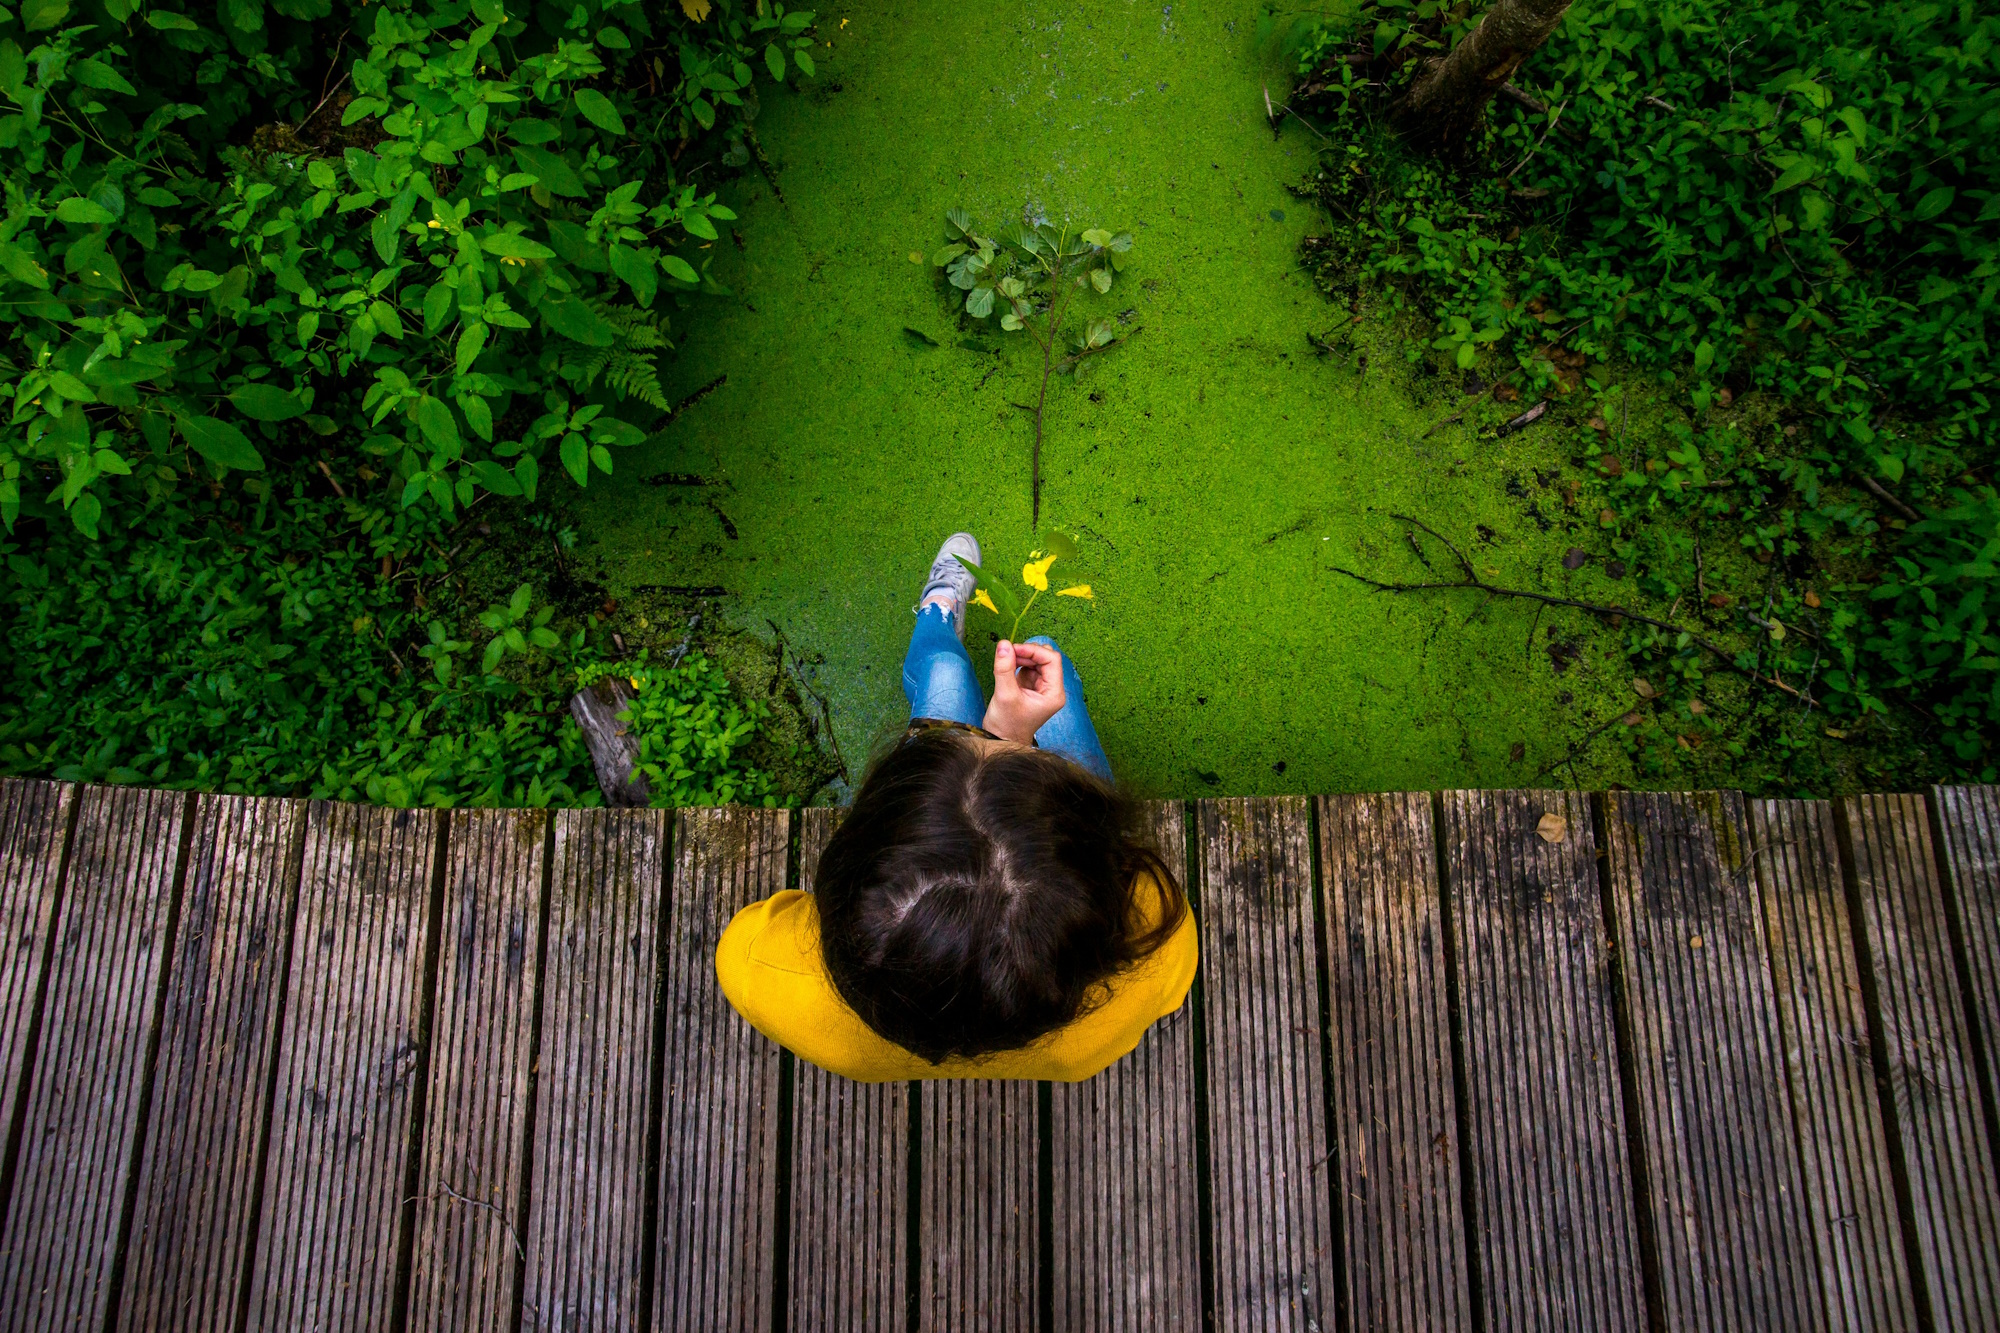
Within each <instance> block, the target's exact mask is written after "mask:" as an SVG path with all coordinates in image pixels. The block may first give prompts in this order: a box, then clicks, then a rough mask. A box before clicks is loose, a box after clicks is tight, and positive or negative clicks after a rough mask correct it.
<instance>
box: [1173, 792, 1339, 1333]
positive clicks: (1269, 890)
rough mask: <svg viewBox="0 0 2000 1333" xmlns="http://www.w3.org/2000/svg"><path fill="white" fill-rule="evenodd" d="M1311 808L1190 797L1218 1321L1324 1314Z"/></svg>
mask: <svg viewBox="0 0 2000 1333" xmlns="http://www.w3.org/2000/svg"><path fill="white" fill-rule="evenodd" d="M1310 808H1311V807H1310V806H1309V805H1308V803H1307V801H1306V798H1304V797H1289V796H1288V797H1280V798H1277V799H1272V800H1222V801H1203V802H1202V803H1201V806H1200V818H1201V843H1202V850H1201V866H1202V881H1201V895H1200V901H1201V966H1202V1016H1203V1021H1204V1024H1205V1031H1206V1034H1207V1042H1206V1049H1207V1055H1208V1069H1207V1074H1208V1088H1207V1097H1208V1136H1209V1163H1210V1166H1209V1175H1210V1193H1211V1196H1212V1198H1213V1200H1214V1204H1213V1207H1214V1217H1213V1220H1212V1223H1211V1229H1210V1235H1211V1237H1212V1240H1211V1246H1210V1256H1209V1271H1210V1273H1211V1274H1212V1275H1213V1278H1214V1288H1215V1327H1216V1329H1217V1330H1219V1331H1220V1333H1231V1331H1232V1330H1236V1329H1253V1328H1254V1329H1259V1330H1263V1329H1271V1330H1280V1329H1300V1330H1306V1329H1320V1328H1325V1327H1328V1326H1329V1325H1330V1324H1331V1323H1332V1322H1333V1318H1334V1312H1335V1311H1334V1262H1335V1253H1334V1233H1333V1215H1332V1201H1331V1199H1330V1198H1329V1193H1330V1186H1329V1183H1328V1172H1327V1165H1326V1164H1327V1150H1328V1147H1329V1140H1328V1135H1327V1125H1326V1098H1325V1092H1324V1074H1323V1070H1322V1067H1321V1059H1322V1054H1323V1051H1322V1041H1321V1028H1320V1011H1319V963H1318V953H1319V943H1318V933H1317V930H1316V927H1315V923H1314V920H1313V915H1314V909H1313V884H1312V838H1311V832H1310V825H1311V816H1310V813H1309V812H1310Z"/></svg>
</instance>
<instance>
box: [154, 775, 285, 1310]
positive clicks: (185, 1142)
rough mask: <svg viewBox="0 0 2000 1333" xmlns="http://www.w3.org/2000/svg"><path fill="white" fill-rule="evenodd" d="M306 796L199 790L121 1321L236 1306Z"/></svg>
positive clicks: (260, 1145)
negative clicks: (206, 793)
mask: <svg viewBox="0 0 2000 1333" xmlns="http://www.w3.org/2000/svg"><path fill="white" fill-rule="evenodd" d="M304 840H305V802H303V801H295V800H271V799H262V798H258V797H250V796H203V797H202V798H201V799H200V801H199V802H198V803H197V804H196V806H195V826H194V840H193V843H192V845H191V848H190V851H189V855H188V868H187V880H186V884H185V886H184V887H183V889H182V891H181V909H180V927H179V929H178V930H176V931H175V933H174V955H173V960H172V963H171V966H170V968H169V971H168V974H167V993H166V1005H165V1007H164V1008H163V1009H162V1011H161V1018H160V1054H159V1066H158V1073H157V1074H156V1075H155V1077H154V1080H153V1090H152V1115H151V1117H150V1120H151V1123H150V1124H149V1126H148V1127H147V1131H146V1143H145V1148H144V1150H143V1153H142V1155H141V1158H140V1166H139V1193H138V1198H137V1204H136V1208H135V1211H134V1213H133V1224H132V1239H131V1244H130V1247H129V1248H128V1250H127V1252H126V1260H125V1283H124V1291H123V1293H122V1295H121V1297H120V1300H119V1308H118V1326H119V1328H121V1329H127V1330H133V1329H160V1328H221V1327H227V1326H229V1325H230V1324H231V1323H232V1321H233V1320H234V1319H235V1317H236V1303H237V1297H238V1294H239V1293H240V1292H241V1290H242V1287H243V1263H244V1260H245V1256H246V1253H247V1251H248V1249H249V1242H250V1239H251V1228H252V1226H254V1225H255V1222H256V1216H255V1209H256V1204H257V1184H258V1175H259V1167H260V1166H261V1164H262V1162H263V1149H264V1129H265V1124H266V1120H267V1113H268V1111H269V1108H270V1102H269V1095H270V1088H271V1068H272V1062H273V1061H274V1060H275V1059H276V1058H277V1033H278V1011H279V1007H280V1005H281V1004H282V1003H283V993H284V990H283V988H284V984H285V964H286V961H287V959H288V957H289V955H290V948H291V927H292V909H293V905H294V904H295V903H296V902H297V900H298V887H299V857H300V852H301V849H302V847H303V845H304Z"/></svg>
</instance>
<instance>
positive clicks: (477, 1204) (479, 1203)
mask: <svg viewBox="0 0 2000 1333" xmlns="http://www.w3.org/2000/svg"><path fill="white" fill-rule="evenodd" d="M441 1198H443V1199H456V1200H458V1202H460V1203H469V1204H471V1205H472V1206H473V1207H474V1208H485V1209H487V1210H489V1211H491V1212H492V1213H494V1214H496V1215H497V1216H498V1217H499V1218H500V1222H501V1224H502V1225H503V1226H505V1227H506V1228H507V1239H508V1240H511V1241H513V1242H514V1253H515V1255H516V1256H518V1257H519V1258H520V1260H521V1262H522V1263H526V1262H527V1261H528V1251H527V1247H525V1246H523V1245H522V1244H521V1237H520V1236H519V1235H518V1234H517V1233H516V1232H515V1230H514V1219H513V1218H511V1217H509V1216H507V1210H506V1209H505V1208H502V1207H501V1206H500V1205H499V1204H497V1203H488V1202H486V1201H485V1200H484V1199H472V1198H467V1197H466V1196H465V1195H463V1194H460V1193H459V1192H458V1191H457V1190H455V1189H453V1188H452V1187H451V1186H449V1185H447V1184H445V1183H444V1182H443V1181H439V1182H438V1187H437V1189H436V1190H434V1191H433V1192H431V1193H429V1194H423V1195H417V1196H414V1197H412V1198H408V1199H405V1200H403V1202H404V1203H436V1202H437V1201H438V1200H439V1199H441Z"/></svg>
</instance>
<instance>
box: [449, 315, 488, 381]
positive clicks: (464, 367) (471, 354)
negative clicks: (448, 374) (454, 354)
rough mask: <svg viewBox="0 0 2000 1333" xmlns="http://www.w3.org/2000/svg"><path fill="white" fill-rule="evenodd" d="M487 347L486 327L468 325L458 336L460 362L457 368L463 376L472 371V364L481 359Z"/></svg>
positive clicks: (482, 325)
mask: <svg viewBox="0 0 2000 1333" xmlns="http://www.w3.org/2000/svg"><path fill="white" fill-rule="evenodd" d="M485 347H486V326H485V325H484V324H468V325H467V326H466V327H465V329H464V330H463V331H462V332H460V334H459V335H458V360H457V364H456V368H457V370H458V373H459V374H461V375H463V374H465V373H466V372H467V371H469V370H471V369H472V363H473V362H474V361H477V360H478V359H479V354H480V352H481V351H483V350H485Z"/></svg>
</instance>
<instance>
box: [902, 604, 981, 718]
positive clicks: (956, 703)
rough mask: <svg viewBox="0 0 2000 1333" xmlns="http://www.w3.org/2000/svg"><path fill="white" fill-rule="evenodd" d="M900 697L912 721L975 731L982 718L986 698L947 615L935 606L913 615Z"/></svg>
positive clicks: (969, 658) (904, 660) (963, 646)
mask: <svg viewBox="0 0 2000 1333" xmlns="http://www.w3.org/2000/svg"><path fill="white" fill-rule="evenodd" d="M903 693H904V694H905V695H907V696H909V700H910V716H911V717H912V718H920V717H927V718H935V719H936V720H938V721H940V722H963V723H965V724H966V725H967V726H973V727H976V726H978V725H979V723H980V719H982V718H984V717H985V716H986V694H985V692H984V691H983V690H981V689H980V688H979V677H978V676H977V675H975V674H973V670H972V658H971V657H970V656H969V655H968V654H967V653H966V651H965V645H964V644H962V643H960V642H959V641H958V635H957V633H956V632H954V631H953V629H952V625H951V617H950V615H948V614H947V613H946V612H944V611H943V610H941V609H939V608H938V607H936V606H926V607H924V608H923V610H922V611H920V612H918V614H917V628H916V631H915V632H914V633H912V634H911V635H910V651H909V653H908V654H907V655H906V656H905V657H904V658H903Z"/></svg>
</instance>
